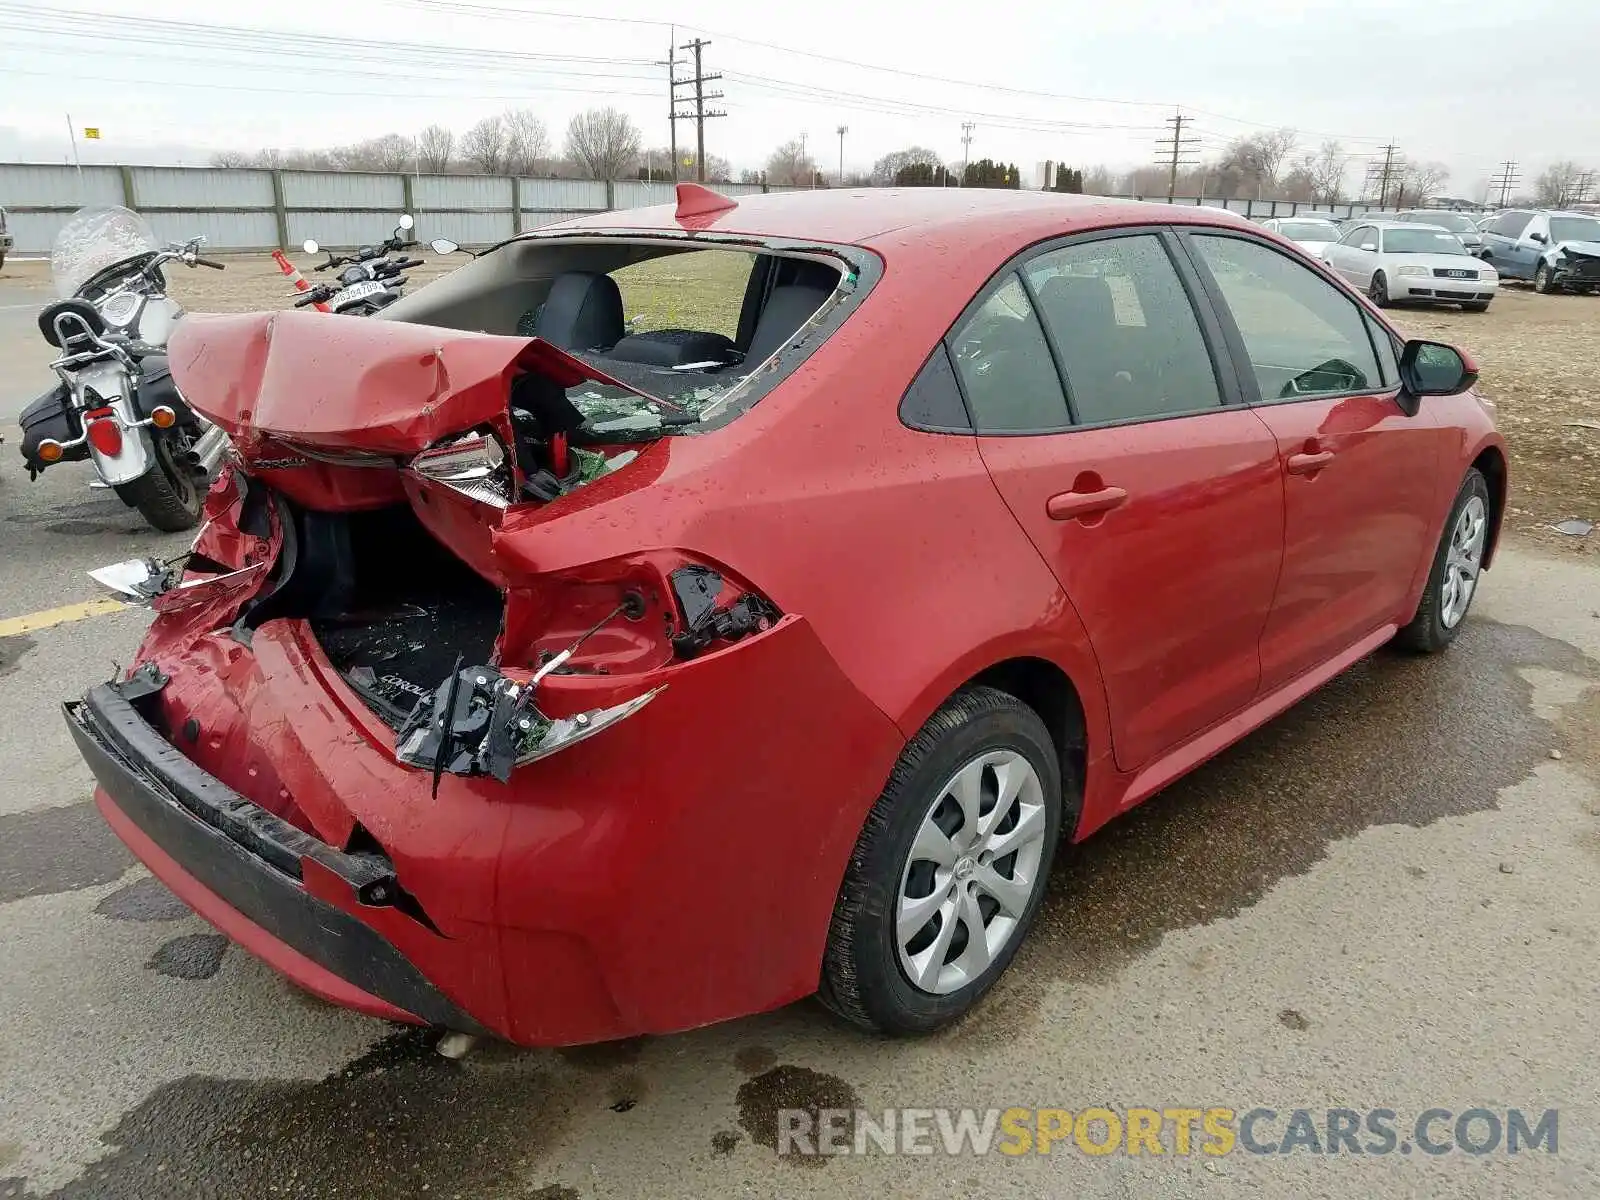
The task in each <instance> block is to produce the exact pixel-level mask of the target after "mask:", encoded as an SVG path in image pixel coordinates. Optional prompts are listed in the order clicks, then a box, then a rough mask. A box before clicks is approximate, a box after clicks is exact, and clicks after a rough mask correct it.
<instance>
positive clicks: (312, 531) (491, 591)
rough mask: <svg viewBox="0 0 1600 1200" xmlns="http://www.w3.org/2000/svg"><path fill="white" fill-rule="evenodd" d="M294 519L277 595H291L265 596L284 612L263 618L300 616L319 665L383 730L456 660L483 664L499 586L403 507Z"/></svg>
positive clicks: (500, 604) (494, 628) (499, 601)
mask: <svg viewBox="0 0 1600 1200" xmlns="http://www.w3.org/2000/svg"><path fill="white" fill-rule="evenodd" d="M298 516H299V518H300V519H299V521H298V522H297V523H298V524H299V525H300V531H299V532H300V534H301V537H300V539H299V543H298V547H297V550H298V554H299V560H298V561H297V563H296V567H295V572H294V574H295V577H296V583H297V584H298V586H297V587H294V588H293V589H290V588H286V589H285V591H290V590H293V591H294V592H296V593H297V595H291V596H285V597H283V598H282V599H279V598H278V597H274V600H276V601H277V602H278V603H279V604H284V605H286V607H285V608H284V609H281V610H279V611H277V612H275V613H274V614H273V615H283V616H287V615H300V616H306V617H309V619H310V623H311V629H312V632H313V633H314V634H315V635H316V638H317V641H318V642H319V643H320V644H321V646H322V648H323V651H324V652H325V653H326V654H327V656H328V659H329V661H331V662H332V663H333V665H334V666H335V667H336V668H337V669H338V670H339V672H340V674H342V675H343V676H344V678H345V680H346V681H347V682H348V683H349V684H350V685H351V686H352V687H353V688H354V689H355V690H356V692H357V693H359V694H360V695H361V697H362V699H363V700H365V701H366V703H367V706H368V707H369V708H371V709H372V711H373V712H375V713H376V714H377V715H378V716H379V717H380V718H382V720H383V721H384V722H385V723H386V724H388V725H390V726H391V727H393V728H396V729H398V728H399V727H400V725H401V724H403V723H404V721H405V719H406V717H408V716H409V715H410V713H411V710H412V709H413V708H414V707H415V706H416V702H417V701H418V700H419V699H421V698H422V697H424V696H428V695H431V694H432V693H433V691H434V689H435V688H436V687H438V686H439V682H440V680H442V679H445V678H446V677H448V676H449V674H450V672H451V669H452V667H453V666H454V665H455V662H456V656H457V655H460V656H461V658H462V662H463V665H465V666H474V665H478V664H481V663H487V662H488V661H489V660H490V657H491V655H492V653H493V650H494V641H495V636H496V634H497V633H498V632H499V629H500V622H501V617H502V614H503V613H504V611H505V603H504V600H503V598H502V596H501V594H500V592H499V590H498V589H497V588H495V587H494V586H493V585H492V584H490V583H489V582H487V581H486V580H485V579H483V578H482V577H481V576H479V575H478V574H476V573H475V572H474V571H473V570H472V569H471V568H469V567H468V566H467V565H466V564H465V563H463V562H462V561H461V560H460V559H459V558H457V557H456V556H455V555H453V554H451V553H450V552H449V551H448V550H447V549H445V547H444V546H443V545H441V544H440V543H439V542H438V541H437V540H435V539H434V538H433V537H432V536H431V535H430V534H429V533H428V532H427V531H426V530H425V529H423V527H422V525H421V523H420V522H419V521H418V520H417V518H416V515H415V514H414V513H413V511H412V510H411V508H410V507H409V506H396V507H392V508H384V509H379V510H377V511H374V512H362V513H307V512H301V513H300V514H298ZM297 599H299V600H300V601H301V604H300V605H299V607H300V611H299V612H294V611H293V608H294V606H295V601H296V600H297ZM274 607H275V608H276V607H277V604H275V605H274Z"/></svg>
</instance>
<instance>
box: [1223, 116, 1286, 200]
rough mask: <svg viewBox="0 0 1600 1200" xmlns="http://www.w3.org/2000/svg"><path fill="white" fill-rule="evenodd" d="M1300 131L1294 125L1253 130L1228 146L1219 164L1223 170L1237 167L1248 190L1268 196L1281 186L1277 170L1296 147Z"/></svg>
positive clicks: (1233, 169) (1234, 169)
mask: <svg viewBox="0 0 1600 1200" xmlns="http://www.w3.org/2000/svg"><path fill="white" fill-rule="evenodd" d="M1297 140H1298V135H1297V134H1296V133H1295V131H1294V130H1292V129H1274V130H1271V131H1268V132H1265V133H1252V134H1251V135H1250V136H1249V137H1244V138H1240V139H1238V140H1237V141H1235V142H1234V143H1233V144H1232V145H1231V146H1229V147H1228V150H1227V153H1225V154H1224V155H1223V156H1222V162H1221V163H1220V164H1219V168H1220V171H1227V170H1232V171H1236V172H1237V173H1238V175H1239V176H1240V178H1241V180H1242V181H1243V183H1244V186H1245V187H1246V188H1247V190H1253V191H1255V192H1256V193H1257V194H1258V195H1259V196H1262V197H1265V196H1266V195H1267V194H1268V193H1269V192H1272V193H1276V192H1277V189H1278V173H1279V171H1280V170H1281V169H1282V167H1283V160H1284V159H1285V158H1287V157H1288V155H1289V151H1291V150H1293V149H1294V146H1295V142H1296V141H1297Z"/></svg>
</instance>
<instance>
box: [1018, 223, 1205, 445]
mask: <svg viewBox="0 0 1600 1200" xmlns="http://www.w3.org/2000/svg"><path fill="white" fill-rule="evenodd" d="M1023 270H1024V272H1025V273H1026V275H1027V278H1028V284H1029V286H1030V287H1031V288H1032V289H1033V294H1034V295H1035V296H1036V297H1038V301H1039V312H1040V316H1041V317H1042V318H1043V320H1044V325H1045V328H1046V330H1047V331H1048V332H1049V334H1050V336H1051V338H1053V339H1054V341H1055V346H1056V352H1057V354H1058V355H1059V356H1060V359H1061V371H1062V374H1064V375H1065V376H1066V380H1067V394H1068V395H1069V396H1070V397H1071V401H1072V411H1073V415H1074V417H1075V418H1076V420H1077V423H1078V424H1080V425H1094V424H1100V423H1103V422H1107V421H1128V420H1139V419H1141V418H1151V417H1163V416H1172V415H1174V414H1177V413H1187V412H1195V411H1198V410H1202V409H1207V408H1216V407H1218V406H1220V405H1221V404H1222V393H1221V391H1220V390H1219V389H1218V387H1217V379H1216V374H1215V372H1214V370H1213V368H1212V364H1211V355H1210V354H1209V352H1208V351H1207V350H1206V344H1205V339H1204V337H1202V335H1201V333H1200V322H1199V320H1198V318H1196V316H1195V313H1194V307H1193V306H1192V305H1191V304H1190V302H1189V296H1188V293H1187V292H1185V291H1184V288H1183V283H1182V281H1181V280H1180V279H1179V278H1178V272H1177V270H1176V268H1174V267H1173V265H1172V260H1171V259H1170V258H1168V257H1167V252H1166V250H1165V249H1164V248H1163V247H1162V245H1161V241H1160V239H1159V238H1157V237H1156V236H1155V235H1153V234H1138V235H1134V236H1130V237H1117V238H1106V239H1103V240H1099V241H1092V242H1085V243H1081V244H1079V245H1075V246H1068V247H1065V248H1064V249H1061V250H1054V251H1051V252H1050V253H1048V254H1041V255H1040V256H1039V257H1037V258H1035V259H1033V260H1031V261H1030V262H1029V263H1028V264H1027V265H1026V266H1025V267H1024V268H1023Z"/></svg>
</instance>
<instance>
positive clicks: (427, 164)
mask: <svg viewBox="0 0 1600 1200" xmlns="http://www.w3.org/2000/svg"><path fill="white" fill-rule="evenodd" d="M455 144H456V135H455V134H453V133H451V132H450V130H449V129H447V128H446V127H445V126H443V125H429V126H428V127H427V128H426V129H424V130H423V131H422V132H421V133H419V134H418V135H417V157H418V158H419V159H421V160H422V166H423V168H424V169H425V170H427V171H430V172H432V173H433V174H435V175H441V174H443V173H444V172H446V171H448V170H449V169H450V151H451V150H453V149H454V148H455Z"/></svg>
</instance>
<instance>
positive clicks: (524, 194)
mask: <svg viewBox="0 0 1600 1200" xmlns="http://www.w3.org/2000/svg"><path fill="white" fill-rule="evenodd" d="M717 190H718V191H722V192H726V193H728V194H729V195H735V196H742V195H749V194H751V193H757V192H761V191H763V190H765V189H763V188H762V187H761V186H760V185H759V184H718V185H717ZM673 195H674V192H673V186H672V184H670V183H647V182H644V181H641V180H622V181H618V182H615V183H605V182H600V181H596V180H589V179H511V178H502V177H497V176H485V175H383V174H362V173H356V172H345V171H258V170H249V169H237V170H236V169H232V168H219V167H132V166H126V167H101V166H96V167H84V168H83V171H82V173H81V175H80V174H79V173H78V172H77V171H76V170H75V169H74V168H72V167H65V166H50V165H42V164H32V163H3V164H0V207H4V208H5V209H6V212H7V214H8V217H9V228H10V230H11V235H12V237H13V239H14V247H13V249H14V252H15V253H18V254H40V253H48V252H49V250H50V247H51V245H52V244H53V243H54V241H55V236H56V231H57V230H59V229H60V228H61V225H62V223H63V222H64V221H66V219H67V218H68V217H69V216H71V215H72V213H74V212H75V211H77V210H78V209H79V208H81V207H83V206H84V205H86V204H121V205H126V206H127V207H128V208H132V209H137V210H138V211H139V212H140V213H142V214H144V216H145V217H146V218H148V220H149V221H150V224H151V226H152V227H153V228H154V229H155V232H156V236H157V237H158V238H160V239H162V240H163V241H165V240H180V239H182V238H187V237H192V236H194V235H195V234H197V233H200V234H204V235H205V237H206V244H207V246H209V247H211V248H212V249H216V250H270V249H280V248H281V249H288V248H289V247H291V246H298V245H299V244H300V243H301V242H303V241H304V240H305V239H306V238H312V237H314V238H316V239H317V240H318V241H319V242H324V243H326V244H327V245H330V246H352V245H357V244H359V243H362V242H371V241H374V240H376V239H378V238H381V237H384V236H387V234H388V232H389V231H390V230H391V229H392V228H393V227H394V222H395V218H396V217H397V216H399V214H401V213H402V212H409V213H411V214H412V215H413V216H414V217H416V220H417V227H416V231H417V236H418V237H419V238H420V239H422V240H424V241H426V240H428V239H430V238H436V237H448V238H454V239H455V240H456V241H458V242H461V243H463V244H464V245H482V244H483V243H485V242H497V241H501V240H503V239H505V238H508V237H513V236H515V235H516V234H518V233H521V232H523V231H524V230H528V229H536V228H538V227H539V226H541V225H549V224H551V223H552V222H555V221H565V220H567V219H568V218H571V217H577V216H583V215H584V214H586V213H595V212H605V211H607V210H609V209H614V208H638V207H641V206H643V205H648V204H666V203H670V202H671V201H672V199H673Z"/></svg>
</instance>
